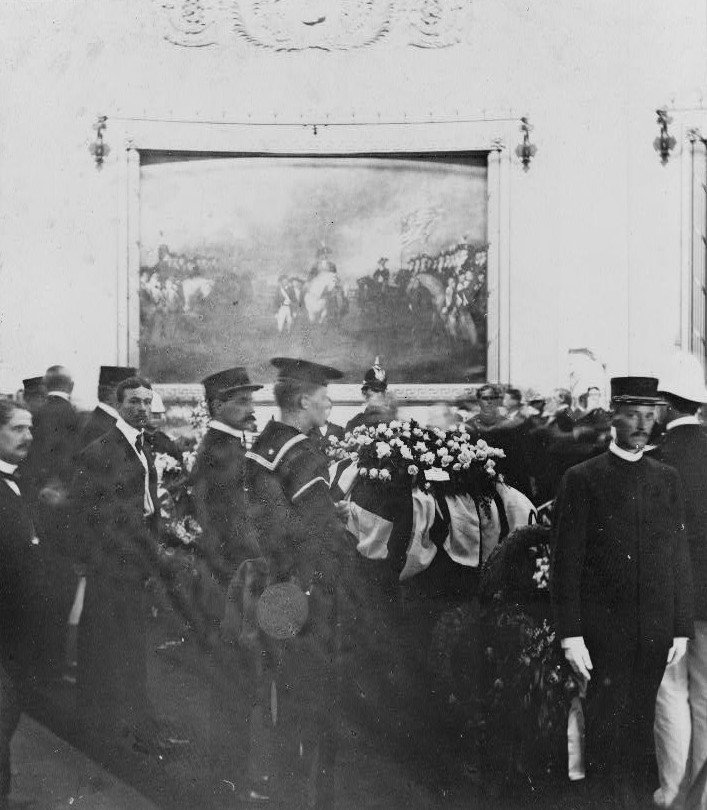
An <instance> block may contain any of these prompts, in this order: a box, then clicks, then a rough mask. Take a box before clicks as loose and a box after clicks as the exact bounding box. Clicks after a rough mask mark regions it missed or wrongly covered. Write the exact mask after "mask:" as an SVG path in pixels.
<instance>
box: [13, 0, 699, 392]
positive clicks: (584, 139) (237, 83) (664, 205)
mask: <svg viewBox="0 0 707 810" xmlns="http://www.w3.org/2000/svg"><path fill="white" fill-rule="evenodd" d="M469 9H470V13H469V24H468V28H467V30H466V31H465V33H464V37H465V42H464V43H463V44H460V45H456V46H454V47H450V48H446V49H439V50H425V49H420V48H413V47H409V46H406V45H404V44H402V43H400V42H395V41H390V42H386V41H385V40H383V41H382V42H380V43H378V44H376V45H373V46H370V47H368V48H362V49H359V50H354V51H347V52H331V53H326V52H322V51H306V52H298V53H274V52H271V51H267V50H261V49H257V48H254V47H253V46H252V45H250V44H248V43H247V42H245V41H243V40H238V39H237V38H235V37H231V38H229V39H228V40H227V41H226V42H225V43H224V44H221V45H219V46H216V47H209V48H180V47H178V46H175V45H173V44H171V43H169V42H167V41H166V40H165V39H164V38H163V37H162V32H163V29H162V22H161V16H160V15H161V9H160V4H159V3H149V2H147V1H146V0H32V2H29V0H4V2H3V3H2V5H1V6H0V38H1V42H0V59H1V60H2V63H1V65H2V67H1V71H0V99H1V101H2V103H1V104H0V149H1V152H0V262H1V263H0V274H1V276H2V277H1V282H2V300H1V302H0V390H11V389H13V388H14V387H16V386H17V384H18V381H19V379H20V378H21V377H22V376H29V375H33V374H35V373H41V371H42V370H43V369H44V368H45V367H46V366H47V365H48V364H50V363H54V362H62V363H66V364H67V365H69V366H71V367H72V368H74V370H75V371H76V374H77V377H78V387H77V393H78V396H79V398H80V399H84V400H89V399H90V398H91V396H92V394H93V388H94V384H95V379H96V373H97V367H98V366H99V365H100V363H101V362H115V360H116V356H117V346H118V324H117V315H116V313H117V311H118V305H117V300H116V296H117V295H118V281H117V277H116V267H117V263H118V257H117V252H118V244H119V240H118V236H117V233H116V230H117V221H118V220H117V217H118V208H119V206H118V202H119V201H118V189H119V184H118V181H117V176H116V166H115V163H114V162H112V161H111V160H109V162H108V164H107V165H106V167H105V168H104V170H103V171H102V172H98V171H96V169H95V167H94V165H93V162H92V159H91V157H90V155H89V153H88V144H89V143H90V141H91V140H92V135H93V133H92V129H91V125H92V123H93V121H94V120H95V116H96V115H97V114H98V113H104V114H106V115H108V116H121V117H132V116H135V117H151V118H166V119H182V120H202V121H203V120H215V121H219V120H227V121H248V120H251V121H258V122H274V121H275V120H279V121H283V120H287V121H299V120H302V121H309V122H312V121H314V122H320V123H321V122H326V121H329V122H340V123H344V122H352V121H374V122H375V121H377V120H379V119H380V120H383V121H402V120H408V121H425V120H430V119H444V120H448V119H456V118H459V119H476V118H482V117H494V116H499V117H516V116H517V117H519V116H520V115H523V114H526V113H527V114H528V115H529V116H530V118H531V122H532V123H533V125H534V127H535V130H534V132H533V134H532V139H533V141H534V142H535V143H536V144H537V147H538V153H537V156H536V158H535V160H534V161H533V164H532V166H531V169H530V171H529V172H528V173H527V174H524V173H523V172H522V171H521V169H520V166H519V165H517V163H514V165H513V169H512V172H511V181H510V182H511V244H510V251H511V253H510V257H511V286H510V293H509V294H510V307H511V344H510V354H511V380H512V382H513V383H515V384H518V385H527V384H532V385H534V386H535V387H536V388H541V389H546V388H549V387H551V386H552V385H555V384H557V383H559V382H561V381H564V378H565V376H566V373H567V350H568V349H569V348H573V347H575V348H576V347H582V346H587V347H589V348H591V349H593V350H594V351H595V352H596V353H597V355H598V356H599V357H600V358H601V359H602V360H604V361H605V362H607V363H608V365H609V370H610V371H616V372H625V371H627V370H630V371H634V372H640V371H646V370H649V369H650V368H651V367H653V366H654V365H655V358H656V356H657V355H659V354H660V353H662V352H664V351H665V350H667V349H668V348H669V347H670V346H672V345H673V344H674V342H675V340H676V338H677V335H678V332H679V318H680V307H679V295H680V285H679V264H680V232H681V219H680V217H681V212H680V201H681V189H680V167H679V160H677V159H676V160H672V161H671V162H670V163H669V164H668V165H667V166H665V167H663V166H661V165H660V163H659V161H658V158H657V156H656V154H655V152H654V150H653V147H652V141H653V138H654V137H655V135H656V134H657V126H656V124H655V108H656V107H657V106H660V105H662V104H668V105H669V106H671V107H675V108H695V107H698V106H700V105H701V96H700V88H701V87H704V86H705V78H706V76H705V73H706V70H707V42H706V40H707V4H706V3H705V2H704V0H675V1H674V2H672V3H665V2H658V0H622V2H616V0H563V2H562V3H558V2H556V0H534V1H533V2H527V0H522V1H521V0H470V6H469ZM276 117H277V118H276ZM106 139H107V142H108V143H109V144H110V145H111V147H112V148H113V150H116V149H120V148H121V147H122V146H123V144H119V143H114V142H111V129H110V122H109V129H108V131H107V133H106ZM518 140H520V133H518ZM114 154H115V151H114Z"/></svg>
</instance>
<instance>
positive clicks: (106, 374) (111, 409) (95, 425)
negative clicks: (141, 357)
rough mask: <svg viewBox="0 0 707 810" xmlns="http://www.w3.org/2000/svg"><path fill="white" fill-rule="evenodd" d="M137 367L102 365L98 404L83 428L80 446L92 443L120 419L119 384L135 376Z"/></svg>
mask: <svg viewBox="0 0 707 810" xmlns="http://www.w3.org/2000/svg"><path fill="white" fill-rule="evenodd" d="M136 373H137V369H135V368H132V367H131V366H101V370H100V372H99V376H98V405H96V407H95V408H94V410H93V412H92V413H91V415H90V416H89V417H88V419H87V420H86V422H85V423H84V425H83V426H82V428H81V434H80V436H79V446H80V447H81V448H84V447H86V446H87V445H89V444H91V442H92V441H94V440H95V439H97V438H98V437H99V436H102V435H103V434H104V433H106V432H107V431H109V430H110V429H111V428H112V427H114V426H115V423H116V422H117V421H118V410H117V402H116V398H115V392H116V389H117V387H118V384H119V383H121V382H122V381H123V380H127V379H128V377H134V376H135V374H136Z"/></svg>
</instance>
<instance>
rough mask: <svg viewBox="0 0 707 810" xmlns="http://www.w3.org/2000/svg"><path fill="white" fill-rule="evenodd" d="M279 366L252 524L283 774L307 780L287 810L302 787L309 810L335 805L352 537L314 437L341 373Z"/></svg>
mask: <svg viewBox="0 0 707 810" xmlns="http://www.w3.org/2000/svg"><path fill="white" fill-rule="evenodd" d="M272 363H273V365H274V366H275V367H276V368H277V369H278V372H279V376H278V381H277V383H276V384H275V390H274V394H275V400H276V402H277V404H278V406H279V408H280V411H281V416H280V419H279V420H272V421H270V422H269V423H268V424H267V426H266V427H265V429H264V430H263V432H262V433H261V434H260V436H259V438H258V439H257V440H256V442H255V444H254V445H253V447H252V449H251V450H250V451H249V452H248V453H246V457H247V459H248V467H247V488H248V504H249V512H250V519H251V520H252V523H253V528H254V531H255V533H256V536H257V540H258V544H259V546H260V549H261V551H262V552H263V555H264V557H265V558H266V560H267V562H268V583H269V585H268V588H266V590H265V592H264V594H263V596H262V597H261V600H260V605H259V620H260V623H261V627H263V628H264V629H265V632H267V633H268V636H269V639H270V649H271V655H272V661H273V666H272V678H273V681H274V683H275V686H276V691H277V706H278V710H277V720H276V723H277V727H276V732H277V733H278V734H279V736H280V738H281V741H282V744H281V746H280V751H281V752H282V754H281V759H280V761H279V763H278V765H279V770H280V773H281V775H282V774H284V773H290V774H292V773H293V771H296V770H301V771H302V773H303V774H305V775H306V776H305V780H304V781H305V784H304V785H302V784H301V782H300V783H299V784H298V783H295V784H294V785H290V786H285V788H286V789H287V796H288V802H289V804H288V806H292V807H295V806H299V804H298V802H297V800H296V799H294V793H295V792H296V791H297V790H298V789H299V788H301V787H304V789H305V794H306V798H305V799H304V801H303V806H306V807H312V808H330V807H332V806H333V768H334V760H335V755H336V749H337V733H336V718H337V707H338V683H337V682H338V671H337V670H338V667H337V646H338V645H337V608H338V588H339V573H340V566H341V564H342V559H343V557H344V555H345V554H346V547H347V539H346V533H345V530H344V527H343V524H342V522H341V521H340V520H339V517H338V516H337V508H336V506H335V504H334V501H333V499H332V496H331V494H330V490H329V483H328V475H327V467H326V463H325V461H324V459H323V458H322V456H321V454H320V453H319V452H318V451H317V449H316V448H315V447H314V445H313V444H312V441H311V440H310V439H309V438H308V437H307V433H308V432H309V431H310V430H311V429H312V428H316V427H320V426H321V425H323V424H324V422H325V421H326V413H327V407H328V405H329V397H328V395H327V382H328V381H329V380H334V379H339V378H340V377H341V376H342V375H341V372H339V371H337V370H336V369H334V368H329V367H327V366H322V365H319V364H317V363H310V362H307V361H305V360H290V359H285V358H276V359H274V360H273V361H272ZM284 593H286V594H288V596H287V599H288V600H289V603H290V605H291V606H292V608H293V610H292V615H291V617H290V618H285V620H284V621H283V622H279V620H278V617H279V616H280V611H278V610H277V608H276V606H275V607H274V606H273V605H274V602H276V601H277V599H276V596H277V594H284ZM266 597H267V598H266ZM267 605H270V606H271V609H270V610H266V609H265V607H264V606H267ZM287 612H288V611H283V613H287ZM273 721H275V717H273ZM288 755H289V756H291V757H292V759H291V760H290V762H289V764H288V760H287V757H288Z"/></svg>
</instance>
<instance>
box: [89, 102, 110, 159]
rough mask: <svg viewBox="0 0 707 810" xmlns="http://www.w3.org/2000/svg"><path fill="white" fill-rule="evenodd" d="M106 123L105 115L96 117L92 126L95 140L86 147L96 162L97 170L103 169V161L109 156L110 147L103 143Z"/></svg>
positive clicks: (106, 117)
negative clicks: (94, 131)
mask: <svg viewBox="0 0 707 810" xmlns="http://www.w3.org/2000/svg"><path fill="white" fill-rule="evenodd" d="M106 121H108V116H107V115H99V116H98V119H97V120H96V123H95V124H94V125H93V128H94V129H95V130H96V140H95V141H94V142H93V143H92V144H90V145H89V147H88V151H89V152H90V153H91V154H92V155H93V158H94V160H95V161H96V168H97V169H102V168H103V161H104V159H105V158H106V157H108V155H109V154H110V146H108V144H107V143H104V142H103V130H105V129H106V127H107V126H108V124H107V123H106Z"/></svg>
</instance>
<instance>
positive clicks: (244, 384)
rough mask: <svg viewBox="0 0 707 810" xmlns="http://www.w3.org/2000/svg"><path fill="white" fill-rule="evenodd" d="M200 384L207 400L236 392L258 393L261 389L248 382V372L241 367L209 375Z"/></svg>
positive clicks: (260, 386) (259, 386)
mask: <svg viewBox="0 0 707 810" xmlns="http://www.w3.org/2000/svg"><path fill="white" fill-rule="evenodd" d="M201 384H202V385H203V386H204V392H205V393H206V398H207V399H217V398H218V397H223V396H227V395H228V394H233V393H235V392H236V391H259V390H260V389H261V388H262V387H263V386H262V385H257V384H256V383H252V382H251V381H250V377H249V376H248V372H247V371H246V370H245V368H243V366H236V368H227V369H226V370H225V371H217V372H216V373H215V374H209V376H208V377H204V379H203V380H202V381H201Z"/></svg>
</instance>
